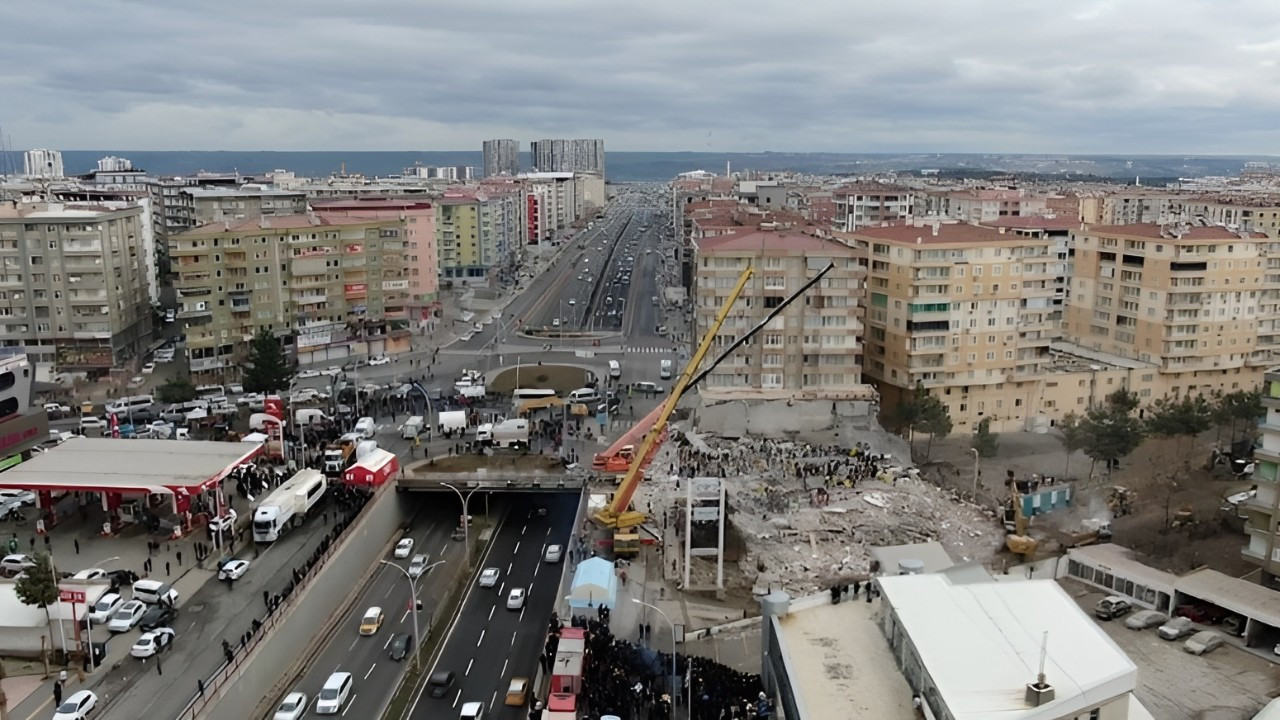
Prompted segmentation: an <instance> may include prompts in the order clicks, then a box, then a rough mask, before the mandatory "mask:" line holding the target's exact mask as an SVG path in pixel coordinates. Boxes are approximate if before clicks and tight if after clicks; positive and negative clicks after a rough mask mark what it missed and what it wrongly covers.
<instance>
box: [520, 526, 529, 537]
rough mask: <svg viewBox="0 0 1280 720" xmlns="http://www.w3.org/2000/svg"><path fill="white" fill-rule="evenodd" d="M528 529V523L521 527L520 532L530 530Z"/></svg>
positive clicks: (523, 532)
mask: <svg viewBox="0 0 1280 720" xmlns="http://www.w3.org/2000/svg"><path fill="white" fill-rule="evenodd" d="M528 529H529V526H528V525H525V526H524V527H522V528H520V534H521V535H523V534H525V532H526V531H528Z"/></svg>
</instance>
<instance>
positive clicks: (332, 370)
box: [320, 365, 342, 377]
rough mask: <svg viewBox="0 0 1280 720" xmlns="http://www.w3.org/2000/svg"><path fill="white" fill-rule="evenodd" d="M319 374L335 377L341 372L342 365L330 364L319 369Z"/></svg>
mask: <svg viewBox="0 0 1280 720" xmlns="http://www.w3.org/2000/svg"><path fill="white" fill-rule="evenodd" d="M320 374H321V375H324V376H326V377H337V376H339V375H341V374H342V366H340V365H330V366H329V367H327V368H325V369H323V370H321V371H320Z"/></svg>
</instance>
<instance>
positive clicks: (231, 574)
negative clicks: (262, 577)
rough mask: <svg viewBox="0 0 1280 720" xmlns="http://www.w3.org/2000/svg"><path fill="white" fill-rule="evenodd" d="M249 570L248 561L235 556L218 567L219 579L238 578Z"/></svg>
mask: <svg viewBox="0 0 1280 720" xmlns="http://www.w3.org/2000/svg"><path fill="white" fill-rule="evenodd" d="M248 571H249V561H248V560H241V559H240V558H235V559H232V560H228V561H226V562H225V563H223V564H222V567H220V568H218V579H219V580H239V579H240V578H242V577H244V574H245V573H246V572H248Z"/></svg>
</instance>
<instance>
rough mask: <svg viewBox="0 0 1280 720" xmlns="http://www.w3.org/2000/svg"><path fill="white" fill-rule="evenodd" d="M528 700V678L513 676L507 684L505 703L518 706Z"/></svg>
mask: <svg viewBox="0 0 1280 720" xmlns="http://www.w3.org/2000/svg"><path fill="white" fill-rule="evenodd" d="M527 702H529V678H522V677H513V678H511V682H510V683H509V684H508V685H507V699H506V702H505V704H506V705H514V706H516V707H520V706H522V705H524V704H525V703H527Z"/></svg>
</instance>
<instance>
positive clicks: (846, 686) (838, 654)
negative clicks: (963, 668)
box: [778, 599, 915, 720]
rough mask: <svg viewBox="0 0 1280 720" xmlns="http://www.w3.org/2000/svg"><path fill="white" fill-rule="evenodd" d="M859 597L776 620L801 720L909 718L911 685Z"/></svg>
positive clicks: (872, 607)
mask: <svg viewBox="0 0 1280 720" xmlns="http://www.w3.org/2000/svg"><path fill="white" fill-rule="evenodd" d="M873 609H874V605H872V604H869V603H867V602H865V601H864V600H863V599H858V600H852V601H848V602H842V603H840V604H839V605H831V604H830V601H827V602H824V603H822V604H819V605H817V606H816V607H808V608H805V609H796V607H795V606H794V605H793V606H792V610H791V612H790V613H788V614H787V616H786V617H784V618H782V619H781V620H780V621H779V624H778V626H779V628H780V631H779V639H780V642H781V644H782V650H783V653H784V656H785V660H786V662H787V663H788V668H789V669H788V673H789V674H790V679H791V687H792V690H793V691H794V692H795V695H796V701H797V703H798V704H799V705H800V708H799V710H800V713H801V715H802V716H803V717H804V720H849V718H877V720H899V719H901V720H912V719H913V718H914V717H915V715H914V713H913V710H912V708H911V688H910V687H909V686H908V685H907V681H906V680H905V679H903V677H902V673H901V672H900V671H899V670H898V665H897V663H895V662H894V660H893V655H892V653H890V652H889V645H888V644H887V643H886V642H885V639H884V635H883V634H881V632H880V628H879V626H877V625H876V623H875V620H873V619H872V610H873Z"/></svg>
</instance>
